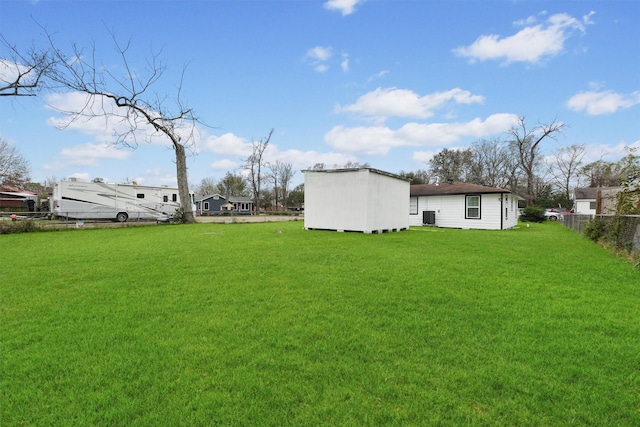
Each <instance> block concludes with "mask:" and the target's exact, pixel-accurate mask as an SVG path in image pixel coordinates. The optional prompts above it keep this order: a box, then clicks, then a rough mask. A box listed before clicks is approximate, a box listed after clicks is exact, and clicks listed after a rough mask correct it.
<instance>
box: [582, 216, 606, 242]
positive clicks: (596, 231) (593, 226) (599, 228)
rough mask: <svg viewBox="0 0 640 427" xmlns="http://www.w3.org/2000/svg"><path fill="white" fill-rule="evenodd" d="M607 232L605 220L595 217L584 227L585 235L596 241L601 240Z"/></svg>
mask: <svg viewBox="0 0 640 427" xmlns="http://www.w3.org/2000/svg"><path fill="white" fill-rule="evenodd" d="M606 234H607V229H606V226H605V223H604V221H602V220H601V219H598V218H596V219H594V220H593V221H591V222H590V223H589V224H587V226H586V227H585V229H584V235H585V236H587V237H588V238H589V239H591V240H593V241H594V242H597V241H599V240H600V239H602V238H603V237H604V236H605V235H606Z"/></svg>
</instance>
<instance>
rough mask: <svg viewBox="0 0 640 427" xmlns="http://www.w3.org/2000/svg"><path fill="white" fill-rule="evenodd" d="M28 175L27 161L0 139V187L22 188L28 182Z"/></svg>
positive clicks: (14, 148) (28, 166)
mask: <svg viewBox="0 0 640 427" xmlns="http://www.w3.org/2000/svg"><path fill="white" fill-rule="evenodd" d="M29 173H30V165H29V161H28V160H27V159H25V158H24V157H23V156H22V155H21V154H20V153H18V150H17V149H16V147H15V146H12V145H9V143H8V142H7V141H6V140H5V139H3V138H2V137H0V185H9V186H12V187H24V185H25V184H26V183H27V182H29V180H30V178H29Z"/></svg>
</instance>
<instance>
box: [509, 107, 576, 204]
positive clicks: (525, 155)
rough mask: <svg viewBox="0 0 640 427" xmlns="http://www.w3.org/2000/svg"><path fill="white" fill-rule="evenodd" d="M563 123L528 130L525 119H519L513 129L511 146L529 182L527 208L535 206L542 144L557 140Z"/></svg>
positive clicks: (511, 131)
mask: <svg viewBox="0 0 640 427" xmlns="http://www.w3.org/2000/svg"><path fill="white" fill-rule="evenodd" d="M564 127H565V125H564V124H563V123H556V121H555V120H554V121H552V122H551V123H543V124H540V125H538V126H535V127H533V128H528V127H527V125H526V123H525V119H524V117H520V118H519V119H518V123H517V124H516V125H514V126H512V127H511V129H510V130H509V132H508V133H509V135H510V136H511V141H510V144H511V146H512V148H513V150H514V151H515V153H516V154H517V156H518V162H519V166H520V168H521V169H522V171H523V172H524V174H525V176H526V180H527V194H526V196H527V206H531V205H532V204H533V200H534V197H535V194H536V193H535V187H536V186H535V177H536V172H537V170H538V168H539V166H540V161H541V159H540V143H542V141H544V140H545V139H549V138H550V139H556V137H557V135H558V134H559V133H561V132H562V130H563V129H564Z"/></svg>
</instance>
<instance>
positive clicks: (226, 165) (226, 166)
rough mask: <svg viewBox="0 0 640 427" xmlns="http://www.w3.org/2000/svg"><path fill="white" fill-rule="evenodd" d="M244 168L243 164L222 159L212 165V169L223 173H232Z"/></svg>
mask: <svg viewBox="0 0 640 427" xmlns="http://www.w3.org/2000/svg"><path fill="white" fill-rule="evenodd" d="M241 166H242V162H240V161H233V160H229V159H220V160H216V161H215V162H213V163H211V169H215V170H221V171H232V170H235V169H238V168H239V167H241Z"/></svg>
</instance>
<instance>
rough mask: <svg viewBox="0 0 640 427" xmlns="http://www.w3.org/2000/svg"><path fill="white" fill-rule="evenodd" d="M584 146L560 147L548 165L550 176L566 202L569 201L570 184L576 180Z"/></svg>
mask: <svg viewBox="0 0 640 427" xmlns="http://www.w3.org/2000/svg"><path fill="white" fill-rule="evenodd" d="M584 152H585V147H584V145H570V146H568V147H560V148H559V149H558V150H556V154H555V156H554V158H553V160H552V162H551V165H550V171H549V172H550V174H551V176H552V177H553V180H554V183H555V184H556V185H557V186H558V187H559V188H560V190H561V191H562V192H563V193H564V196H565V198H566V200H570V199H571V184H572V183H573V182H574V181H575V180H576V178H578V176H579V175H578V172H579V168H580V165H582V158H583V157H584Z"/></svg>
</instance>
